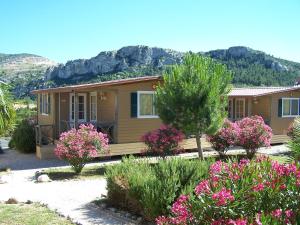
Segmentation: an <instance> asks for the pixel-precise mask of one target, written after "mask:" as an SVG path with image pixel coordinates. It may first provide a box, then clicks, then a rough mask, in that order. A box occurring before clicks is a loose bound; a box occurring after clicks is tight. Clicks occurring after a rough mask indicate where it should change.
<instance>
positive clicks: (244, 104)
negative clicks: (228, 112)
mask: <svg viewBox="0 0 300 225" xmlns="http://www.w3.org/2000/svg"><path fill="white" fill-rule="evenodd" d="M237 101H243V108H244V110H243V117H237V116H236V115H237ZM234 111H235V115H234V117H235V119H237V120H240V119H243V118H244V117H245V116H246V99H245V98H236V99H235V110H234Z"/></svg>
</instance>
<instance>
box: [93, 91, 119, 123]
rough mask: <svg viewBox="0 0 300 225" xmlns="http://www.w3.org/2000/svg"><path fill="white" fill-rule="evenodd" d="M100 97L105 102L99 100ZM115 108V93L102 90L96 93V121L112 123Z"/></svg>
mask: <svg viewBox="0 0 300 225" xmlns="http://www.w3.org/2000/svg"><path fill="white" fill-rule="evenodd" d="M101 95H103V96H105V98H106V99H105V100H104V99H102V100H101ZM115 108H116V91H111V90H105V89H103V90H102V91H100V92H99V93H98V98H97V119H98V121H104V122H113V121H115Z"/></svg>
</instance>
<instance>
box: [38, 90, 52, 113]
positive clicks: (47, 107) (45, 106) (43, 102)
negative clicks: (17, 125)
mask: <svg viewBox="0 0 300 225" xmlns="http://www.w3.org/2000/svg"><path fill="white" fill-rule="evenodd" d="M40 113H41V114H44V115H48V114H50V113H51V98H50V95H49V94H41V95H40Z"/></svg>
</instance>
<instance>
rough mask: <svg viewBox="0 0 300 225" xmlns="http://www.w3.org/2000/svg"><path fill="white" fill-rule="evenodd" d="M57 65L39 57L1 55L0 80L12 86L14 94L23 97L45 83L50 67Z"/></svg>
mask: <svg viewBox="0 0 300 225" xmlns="http://www.w3.org/2000/svg"><path fill="white" fill-rule="evenodd" d="M56 65H57V63H55V62H54V61H51V60H49V59H47V58H44V57H41V56H38V55H33V54H26V53H24V54H2V53H0V80H1V81H4V82H6V83H9V84H12V86H13V91H14V94H15V95H16V96H17V97H23V96H26V95H28V94H29V92H30V91H31V90H32V89H34V88H36V87H39V86H40V85H41V84H42V83H43V82H44V74H45V71H46V70H47V68H48V67H50V66H56Z"/></svg>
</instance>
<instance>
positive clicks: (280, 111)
mask: <svg viewBox="0 0 300 225" xmlns="http://www.w3.org/2000/svg"><path fill="white" fill-rule="evenodd" d="M278 117H282V99H278Z"/></svg>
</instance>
